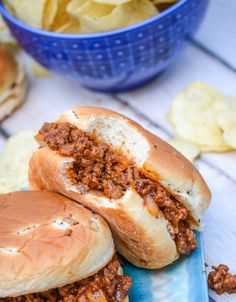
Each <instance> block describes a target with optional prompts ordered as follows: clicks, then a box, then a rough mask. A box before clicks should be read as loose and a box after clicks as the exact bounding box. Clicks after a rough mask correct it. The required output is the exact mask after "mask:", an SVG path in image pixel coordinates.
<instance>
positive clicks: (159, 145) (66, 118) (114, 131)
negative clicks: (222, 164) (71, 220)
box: [57, 107, 211, 224]
mask: <svg viewBox="0 0 236 302" xmlns="http://www.w3.org/2000/svg"><path fill="white" fill-rule="evenodd" d="M57 122H58V123H65V122H68V123H70V124H72V125H74V126H75V127H77V128H79V129H81V130H83V131H85V132H87V133H90V134H91V133H94V134H95V135H96V137H97V138H98V140H101V141H103V142H106V143H108V144H110V145H111V146H112V147H114V148H117V149H119V150H121V151H122V152H123V153H124V154H125V155H126V156H127V157H128V158H129V159H131V160H134V161H135V162H136V164H137V166H138V167H139V168H141V169H142V170H143V172H144V173H145V175H146V176H147V177H150V178H151V179H153V180H156V181H158V182H159V183H160V184H161V185H162V186H163V187H164V188H165V189H166V190H167V191H169V192H170V194H172V195H173V196H174V197H175V198H176V199H177V200H179V201H180V202H182V203H183V204H184V205H185V206H186V208H187V209H188V210H189V211H190V212H191V213H192V215H193V217H194V218H195V220H196V223H197V224H198V222H199V221H200V219H201V217H202V214H203V212H204V211H205V210H206V208H207V207H208V205H209V203H210V199H211V193H210V190H209V188H208V186H207V184H206V182H205V181H204V179H203V177H202V176H201V175H200V173H199V172H198V171H197V169H196V168H195V167H194V166H193V165H192V163H190V161H188V160H187V159H186V158H185V157H184V156H183V155H182V154H181V153H180V152H178V151H177V150H176V149H174V148H173V147H172V146H170V145H169V144H168V143H166V142H165V141H163V140H162V139H161V138H159V137H158V136H156V135H154V134H152V133H150V132H149V131H147V130H146V129H144V128H143V127H142V126H140V125H139V124H137V123H136V122H134V121H133V120H130V119H129V118H127V117H125V116H123V115H121V114H118V113H115V112H113V111H110V110H107V109H103V108H98V107H80V108H76V109H71V110H67V111H65V112H64V113H62V115H61V117H60V118H59V120H58V121H57Z"/></svg>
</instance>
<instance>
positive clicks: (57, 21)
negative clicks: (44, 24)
mask: <svg viewBox="0 0 236 302" xmlns="http://www.w3.org/2000/svg"><path fill="white" fill-rule="evenodd" d="M57 1H58V9H57V14H56V16H55V18H54V22H53V23H52V25H51V27H50V30H51V31H56V32H62V30H63V28H64V27H65V28H68V24H69V25H70V24H74V23H75V22H77V23H78V21H77V20H76V19H75V18H74V17H73V16H71V15H70V14H68V12H67V5H68V4H69V3H70V2H72V1H71V0H57Z"/></svg>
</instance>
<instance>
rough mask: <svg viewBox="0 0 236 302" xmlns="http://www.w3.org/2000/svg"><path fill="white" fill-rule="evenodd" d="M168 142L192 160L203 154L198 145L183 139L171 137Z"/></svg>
mask: <svg viewBox="0 0 236 302" xmlns="http://www.w3.org/2000/svg"><path fill="white" fill-rule="evenodd" d="M167 142H168V143H169V144H170V145H171V146H172V147H174V148H175V149H176V150H178V151H179V152H180V153H182V154H183V155H184V156H185V157H186V158H187V159H188V160H189V161H191V162H193V161H194V160H195V159H196V158H197V157H199V155H200V154H201V151H200V149H199V148H198V147H197V146H196V145H193V144H190V143H188V142H186V141H184V140H182V139H170V140H168V141H167Z"/></svg>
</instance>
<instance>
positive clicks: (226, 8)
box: [195, 0, 236, 70]
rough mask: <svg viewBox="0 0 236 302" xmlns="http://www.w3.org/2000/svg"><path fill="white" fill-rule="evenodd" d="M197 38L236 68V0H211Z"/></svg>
mask: <svg viewBox="0 0 236 302" xmlns="http://www.w3.org/2000/svg"><path fill="white" fill-rule="evenodd" d="M195 39H196V40H197V41H198V42H200V43H201V44H202V45H204V46H205V47H206V48H208V49H209V50H210V51H212V52H213V53H215V54H216V55H217V56H219V58H221V59H223V60H225V61H226V62H228V63H229V64H230V65H231V66H232V67H233V68H235V70H236V53H235V44H236V1H235V0H226V1H225V0H210V5H209V9H208V12H207V14H206V17H205V19H204V22H203V23H202V26H201V28H200V30H199V32H198V33H197V35H196V38H195Z"/></svg>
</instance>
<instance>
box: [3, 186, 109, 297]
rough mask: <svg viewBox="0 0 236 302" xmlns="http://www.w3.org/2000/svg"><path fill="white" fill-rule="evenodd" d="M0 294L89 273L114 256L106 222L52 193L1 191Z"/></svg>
mask: <svg viewBox="0 0 236 302" xmlns="http://www.w3.org/2000/svg"><path fill="white" fill-rule="evenodd" d="M0 212H1V219H0V298H4V297H17V296H21V295H25V294H29V293H37V292H42V291H47V290H49V289H53V288H57V287H61V286H63V285H66V284H70V283H73V282H75V281H78V280H81V279H84V278H86V277H88V276H91V275H93V274H95V273H96V272H98V271H99V270H100V269H102V268H103V267H104V266H106V265H107V264H108V263H109V262H110V261H111V259H112V257H113V254H114V246H113V240H112V236H111V232H110V230H109V228H108V226H107V224H106V222H105V221H104V220H103V219H102V218H101V217H99V216H98V215H95V214H92V213H91V212H90V211H88V210H87V209H85V208H84V207H83V206H81V205H79V204H77V203H75V202H73V201H71V200H69V199H68V198H66V197H64V196H61V195H59V194H56V193H51V192H39V191H38V192H34V191H19V192H14V193H9V194H5V195H0Z"/></svg>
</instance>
